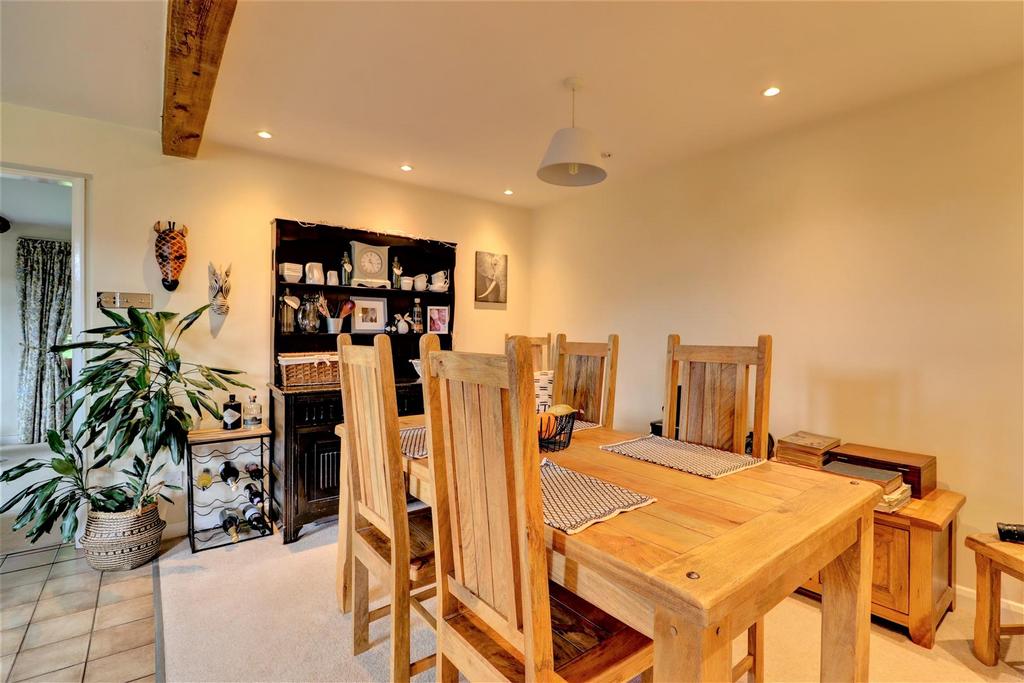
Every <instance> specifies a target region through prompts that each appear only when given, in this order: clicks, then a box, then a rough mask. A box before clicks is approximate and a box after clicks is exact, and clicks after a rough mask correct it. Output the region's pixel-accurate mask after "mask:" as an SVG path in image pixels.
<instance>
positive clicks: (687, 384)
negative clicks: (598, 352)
mask: <svg viewBox="0 0 1024 683" xmlns="http://www.w3.org/2000/svg"><path fill="white" fill-rule="evenodd" d="M751 366H754V367H755V368H756V371H755V372H756V375H755V380H754V430H753V431H754V436H753V449H752V455H753V456H754V457H756V458H761V459H765V458H767V457H768V403H769V400H768V399H769V396H770V393H771V378H772V338H771V336H769V335H761V336H759V337H758V338H757V346H683V345H681V344H680V343H679V335H678V334H670V335H669V336H668V355H667V367H666V369H665V409H664V415H663V418H664V421H663V423H662V432H661V433H662V435H664V436H666V437H669V438H673V437H675V436H676V427H677V426H678V428H679V434H678V436H679V440H680V441H687V442H689V443H696V444H700V445H702V446H710V447H712V448H718V449H720V450H723V451H732V452H733V453H743V452H744V447H745V444H746V435H747V416H748V415H749V414H750V413H749V412H748V409H749V405H748V404H749V402H750V384H749V379H750V367H751ZM748 672H749V673H750V676H751V678H752V679H753V680H754V681H756V682H757V683H760V682H761V681H763V680H764V620H763V619H759V620H758V621H757V622H755V623H754V625H753V626H751V627H750V629H748V631H747V654H746V655H745V656H744V657H743V659H741V660H740V663H739V664H737V665H736V667H734V669H733V677H734V678H735V679H739V678H741V677H742V676H743V675H744V674H746V673H748Z"/></svg>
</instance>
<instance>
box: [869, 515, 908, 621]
mask: <svg viewBox="0 0 1024 683" xmlns="http://www.w3.org/2000/svg"><path fill="white" fill-rule="evenodd" d="M874 559H875V566H874V572H873V573H872V579H871V602H873V603H875V604H876V605H881V606H883V607H888V608H889V609H892V610H896V611H897V612H902V613H904V614H906V613H907V612H909V611H910V532H909V531H907V530H906V529H901V528H898V527H892V526H888V525H885V524H878V523H876V524H875V558H874Z"/></svg>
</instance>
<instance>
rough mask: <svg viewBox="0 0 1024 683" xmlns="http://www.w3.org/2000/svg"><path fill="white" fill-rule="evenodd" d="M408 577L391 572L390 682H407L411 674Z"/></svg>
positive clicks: (400, 573)
mask: <svg viewBox="0 0 1024 683" xmlns="http://www.w3.org/2000/svg"><path fill="white" fill-rule="evenodd" d="M410 609H411V608H410V607H409V577H408V576H407V575H405V574H403V573H402V572H398V571H394V570H392V572H391V680H392V681H397V682H399V683H404V682H405V681H408V680H409V678H410V676H411V672H410V668H411V662H410V661H409V657H410V656H411V655H410V636H409V622H410V621H411V615H410V614H409V610H410Z"/></svg>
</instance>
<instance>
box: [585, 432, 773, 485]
mask: <svg viewBox="0 0 1024 683" xmlns="http://www.w3.org/2000/svg"><path fill="white" fill-rule="evenodd" d="M601 450H603V451H611V452H612V453H618V454H619V455H625V456H628V457H630V458H636V459H637V460H643V461H644V462H652V463H654V464H656V465H663V466H665V467H671V468H672V469H674V470H680V471H681V472H687V473H689V474H696V475H697V476H698V477H704V478H706V479H718V478H719V477H724V476H726V475H729V474H732V473H733V472H739V471H741V470H746V469H749V468H751V467H757V466H758V465H760V464H762V463H764V460H761V459H760V458H752V457H750V456H749V455H742V454H740V453H731V452H729V451H721V450H718V449H717V448H711V447H709V446H701V445H699V444H695V443H688V442H686V441H676V440H674V439H666V438H665V437H662V436H654V435H653V434H649V435H647V436H641V437H640V438H637V439H630V440H629V441H620V442H619V443H613V444H608V445H607V446H601Z"/></svg>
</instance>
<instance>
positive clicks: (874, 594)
mask: <svg viewBox="0 0 1024 683" xmlns="http://www.w3.org/2000/svg"><path fill="white" fill-rule="evenodd" d="M966 500H967V499H966V498H964V496H962V495H961V494H959V493H956V492H954V491H947V490H944V489H936V490H935V491H932V492H931V493H929V494H928V495H927V496H925V497H924V498H921V499H915V500H912V501H910V503H909V504H908V505H907V506H906V507H905V508H903V509H902V510H900V511H899V512H895V513H892V514H888V513H884V512H876V513H875V527H874V528H875V542H874V551H875V557H874V573H873V576H872V585H871V613H872V614H874V615H875V616H878V617H881V618H883V619H887V620H889V621H892V622H895V623H897V624H900V625H901V626H905V627H906V628H907V630H908V631H910V639H911V640H912V641H914V642H915V643H916V644H918V645H920V646H921V647H926V648H928V649H931V648H932V647H933V646H934V645H935V629H936V628H938V626H939V623H940V622H941V621H942V618H943V617H944V616H945V615H946V612H947V611H952V610H953V609H954V608H955V607H956V523H957V514H958V513H959V512H960V508H962V507H963V505H964V502H965V501H966ZM803 590H804V591H805V592H810V593H814V594H816V595H821V582H820V577H819V576H814V577H812V578H811V579H809V580H808V581H807V583H805V584H804V585H803Z"/></svg>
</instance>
